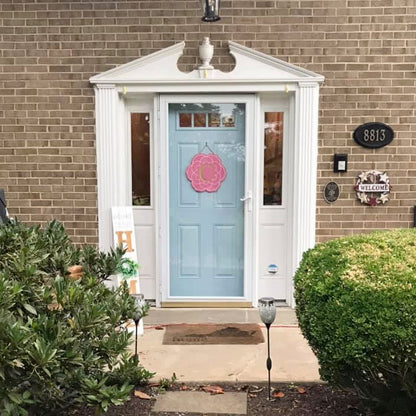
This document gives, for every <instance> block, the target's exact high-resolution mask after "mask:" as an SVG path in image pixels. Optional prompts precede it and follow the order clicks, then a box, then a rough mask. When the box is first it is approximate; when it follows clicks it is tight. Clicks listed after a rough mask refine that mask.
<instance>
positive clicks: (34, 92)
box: [0, 0, 416, 243]
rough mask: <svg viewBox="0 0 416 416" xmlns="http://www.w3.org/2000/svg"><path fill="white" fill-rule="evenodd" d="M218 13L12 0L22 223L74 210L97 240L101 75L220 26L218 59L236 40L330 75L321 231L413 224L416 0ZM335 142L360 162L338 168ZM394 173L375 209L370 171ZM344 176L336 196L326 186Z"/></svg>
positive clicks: (2, 167)
mask: <svg viewBox="0 0 416 416" xmlns="http://www.w3.org/2000/svg"><path fill="white" fill-rule="evenodd" d="M221 10H222V11H221V17H222V19H221V20H220V21H219V22H218V23H212V24H208V23H202V22H201V21H200V10H199V1H197V0H184V1H179V2H177V1H139V0H134V1H129V0H124V1H122V0H112V1H101V0H92V1H91V0H88V1H87V0H85V1H84V0H79V1H76V0H62V1H59V0H55V1H54V0H37V1H35V0H32V1H30V0H27V1H24V0H13V1H12V0H2V1H1V3H0V187H3V188H5V189H6V192H7V197H8V202H9V209H10V213H11V215H13V216H16V217H18V218H19V219H20V220H22V221H27V222H44V221H47V220H50V219H53V218H57V219H60V220H62V221H64V223H65V225H66V227H67V228H68V230H69V232H70V233H71V234H72V235H74V240H75V241H76V242H79V243H85V242H88V243H95V242H96V241H97V202H96V197H97V195H96V172H95V147H94V146H95V144H94V142H95V135H94V93H93V89H92V88H91V86H90V84H89V82H88V79H89V77H90V76H92V75H94V74H97V73H100V72H103V71H105V70H107V69H110V68H113V67H114V66H116V65H120V64H123V63H126V62H129V61H131V60H133V59H136V58H137V57H140V56H144V55H147V54H149V53H151V52H154V51H157V50H159V49H161V48H164V47H167V46H170V45H172V44H173V43H176V42H179V41H182V40H185V42H186V45H187V46H186V49H185V53H184V56H183V57H182V58H181V60H180V65H181V68H182V69H184V70H190V69H192V68H193V67H194V66H195V65H196V64H197V46H198V44H199V42H200V41H201V39H202V37H203V36H207V35H210V36H211V39H212V40H213V43H214V44H215V46H216V56H215V58H214V60H213V64H214V65H215V66H217V67H219V68H220V69H222V70H229V69H230V68H231V67H232V59H231V57H230V56H229V55H228V53H227V47H226V41H228V40H233V41H235V42H238V43H241V44H243V45H245V46H248V47H251V48H254V49H256V50H259V51H261V52H264V53H266V54H271V55H273V56H276V57H279V58H281V59H284V60H286V61H288V62H291V63H293V64H297V65H300V66H302V67H304V68H307V69H310V70H313V71H315V72H318V73H320V74H323V75H324V76H325V77H326V81H325V84H324V85H323V87H322V89H321V100H320V105H321V107H320V125H319V160H318V163H319V164H318V169H319V172H318V195H317V200H318V208H317V239H318V240H324V239H327V238H333V237H336V236H340V235H345V234H352V233H356V232H361V231H363V230H368V229H376V228H392V227H409V226H410V225H411V222H412V212H413V205H414V204H415V203H416V198H415V196H416V193H415V190H416V164H415V158H416V150H415V149H416V147H415V146H414V145H415V141H416V115H415V96H416V86H415V74H416V73H415V60H416V5H415V2H414V1H413V0H331V1H329V0H328V1H278V0H277V1H255V0H253V1H237V0H233V1H226V0H223V1H222V9H221ZM375 120H377V121H381V122H384V123H387V124H389V125H391V127H393V129H394V130H395V132H396V138H395V140H394V141H393V143H392V144H391V145H389V146H387V147H385V148H382V149H379V150H367V149H364V148H362V147H359V146H358V145H356V144H355V143H354V142H353V140H352V138H351V135H352V132H353V130H354V129H355V127H356V126H358V125H359V124H361V123H363V122H369V121H375ZM334 152H342V153H348V154H349V171H348V173H346V174H334V173H333V172H332V163H331V161H332V155H333V153H334ZM368 169H377V170H383V171H384V170H386V171H387V173H388V175H389V176H390V178H391V184H392V186H393V190H392V193H391V201H390V202H388V203H387V204H386V205H385V206H381V207H380V206H379V207H376V208H371V207H366V206H361V205H360V204H359V202H357V201H356V198H355V194H354V191H353V185H354V181H355V176H356V175H357V174H358V173H360V172H361V171H362V170H368ZM330 180H335V181H337V182H338V183H339V184H340V185H341V196H340V199H339V200H338V201H337V202H336V203H334V204H332V205H327V204H326V203H325V202H324V201H323V198H322V190H323V186H324V184H325V183H327V182H328V181H330Z"/></svg>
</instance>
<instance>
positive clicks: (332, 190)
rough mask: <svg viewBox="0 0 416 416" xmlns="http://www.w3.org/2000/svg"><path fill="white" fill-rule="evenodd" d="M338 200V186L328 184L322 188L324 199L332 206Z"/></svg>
mask: <svg viewBox="0 0 416 416" xmlns="http://www.w3.org/2000/svg"><path fill="white" fill-rule="evenodd" d="M338 198H339V186H338V184H337V183H336V182H328V183H327V184H326V185H325V188H324V199H325V201H326V202H328V204H332V203H333V202H335V201H336V200H337V199H338Z"/></svg>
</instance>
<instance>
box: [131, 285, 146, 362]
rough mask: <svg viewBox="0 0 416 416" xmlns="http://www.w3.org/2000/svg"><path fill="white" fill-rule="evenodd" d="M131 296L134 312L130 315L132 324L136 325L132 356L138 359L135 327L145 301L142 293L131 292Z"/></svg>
mask: <svg viewBox="0 0 416 416" xmlns="http://www.w3.org/2000/svg"><path fill="white" fill-rule="evenodd" d="M131 297H132V298H133V299H134V312H133V315H132V318H133V321H134V324H135V325H136V343H135V348H134V352H135V353H134V358H135V360H137V361H139V354H138V353H137V332H138V331H137V327H138V326H139V322H140V319H142V318H143V315H144V313H143V311H144V309H145V307H146V301H145V300H144V295H142V294H141V293H138V294H133V295H131Z"/></svg>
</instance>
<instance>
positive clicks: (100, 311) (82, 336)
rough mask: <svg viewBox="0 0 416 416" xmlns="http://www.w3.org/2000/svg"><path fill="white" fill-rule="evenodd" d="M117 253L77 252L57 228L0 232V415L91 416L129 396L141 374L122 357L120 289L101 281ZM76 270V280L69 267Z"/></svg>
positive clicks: (15, 227) (129, 309)
mask: <svg viewBox="0 0 416 416" xmlns="http://www.w3.org/2000/svg"><path fill="white" fill-rule="evenodd" d="M122 255H123V250H122V249H121V248H118V249H116V250H113V251H111V252H110V253H108V254H105V253H100V252H98V251H97V250H96V249H95V248H93V247H85V248H76V247H74V246H73V245H72V243H71V241H70V239H69V238H68V236H67V234H66V233H65V230H64V228H63V226H62V225H61V224H59V223H57V222H52V223H50V224H48V225H47V226H46V227H45V228H44V229H41V228H40V227H27V226H24V225H22V224H18V223H13V222H12V223H9V224H7V225H3V226H0V414H1V415H27V414H30V415H48V414H54V415H56V414H61V411H62V410H64V409H66V408H69V407H73V406H74V405H76V404H88V405H91V406H94V407H95V408H96V412H97V414H98V413H100V412H101V411H105V410H106V409H107V408H108V406H109V405H110V404H115V405H117V404H121V403H122V402H124V401H125V400H127V399H128V398H129V394H130V392H131V390H132V388H133V385H134V384H140V383H142V382H146V381H147V380H148V379H149V378H150V377H151V376H152V375H153V374H151V373H149V372H147V371H146V370H145V369H144V368H142V367H141V366H138V363H137V362H136V361H135V360H134V359H133V358H131V357H130V356H129V354H128V353H127V351H128V346H129V344H130V342H131V341H130V338H131V333H129V332H128V331H127V330H125V329H124V327H123V326H122V324H123V323H124V322H126V321H127V320H128V319H129V318H130V317H131V316H132V313H133V311H134V307H135V306H134V302H133V300H132V298H131V296H129V293H128V289H127V286H126V285H124V286H121V287H119V288H118V289H115V290H110V289H109V288H108V287H106V285H105V284H104V281H105V280H106V279H107V278H108V277H109V276H110V275H111V274H113V273H114V272H115V270H116V269H117V268H118V267H119V266H120V263H121V259H122ZM75 264H80V265H82V266H83V271H84V276H83V277H82V278H81V279H79V280H77V281H75V280H73V279H72V278H71V277H70V276H68V271H67V270H68V267H69V266H72V265H75Z"/></svg>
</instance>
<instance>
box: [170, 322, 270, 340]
mask: <svg viewBox="0 0 416 416" xmlns="http://www.w3.org/2000/svg"><path fill="white" fill-rule="evenodd" d="M262 342H264V337H263V333H262V332H261V328H260V326H259V325H256V324H197V325H196V324H194V325H189V324H182V325H172V326H167V327H166V331H165V334H164V337H163V344H164V345H204V344H205V345H206V344H241V345H249V344H260V343H262Z"/></svg>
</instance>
